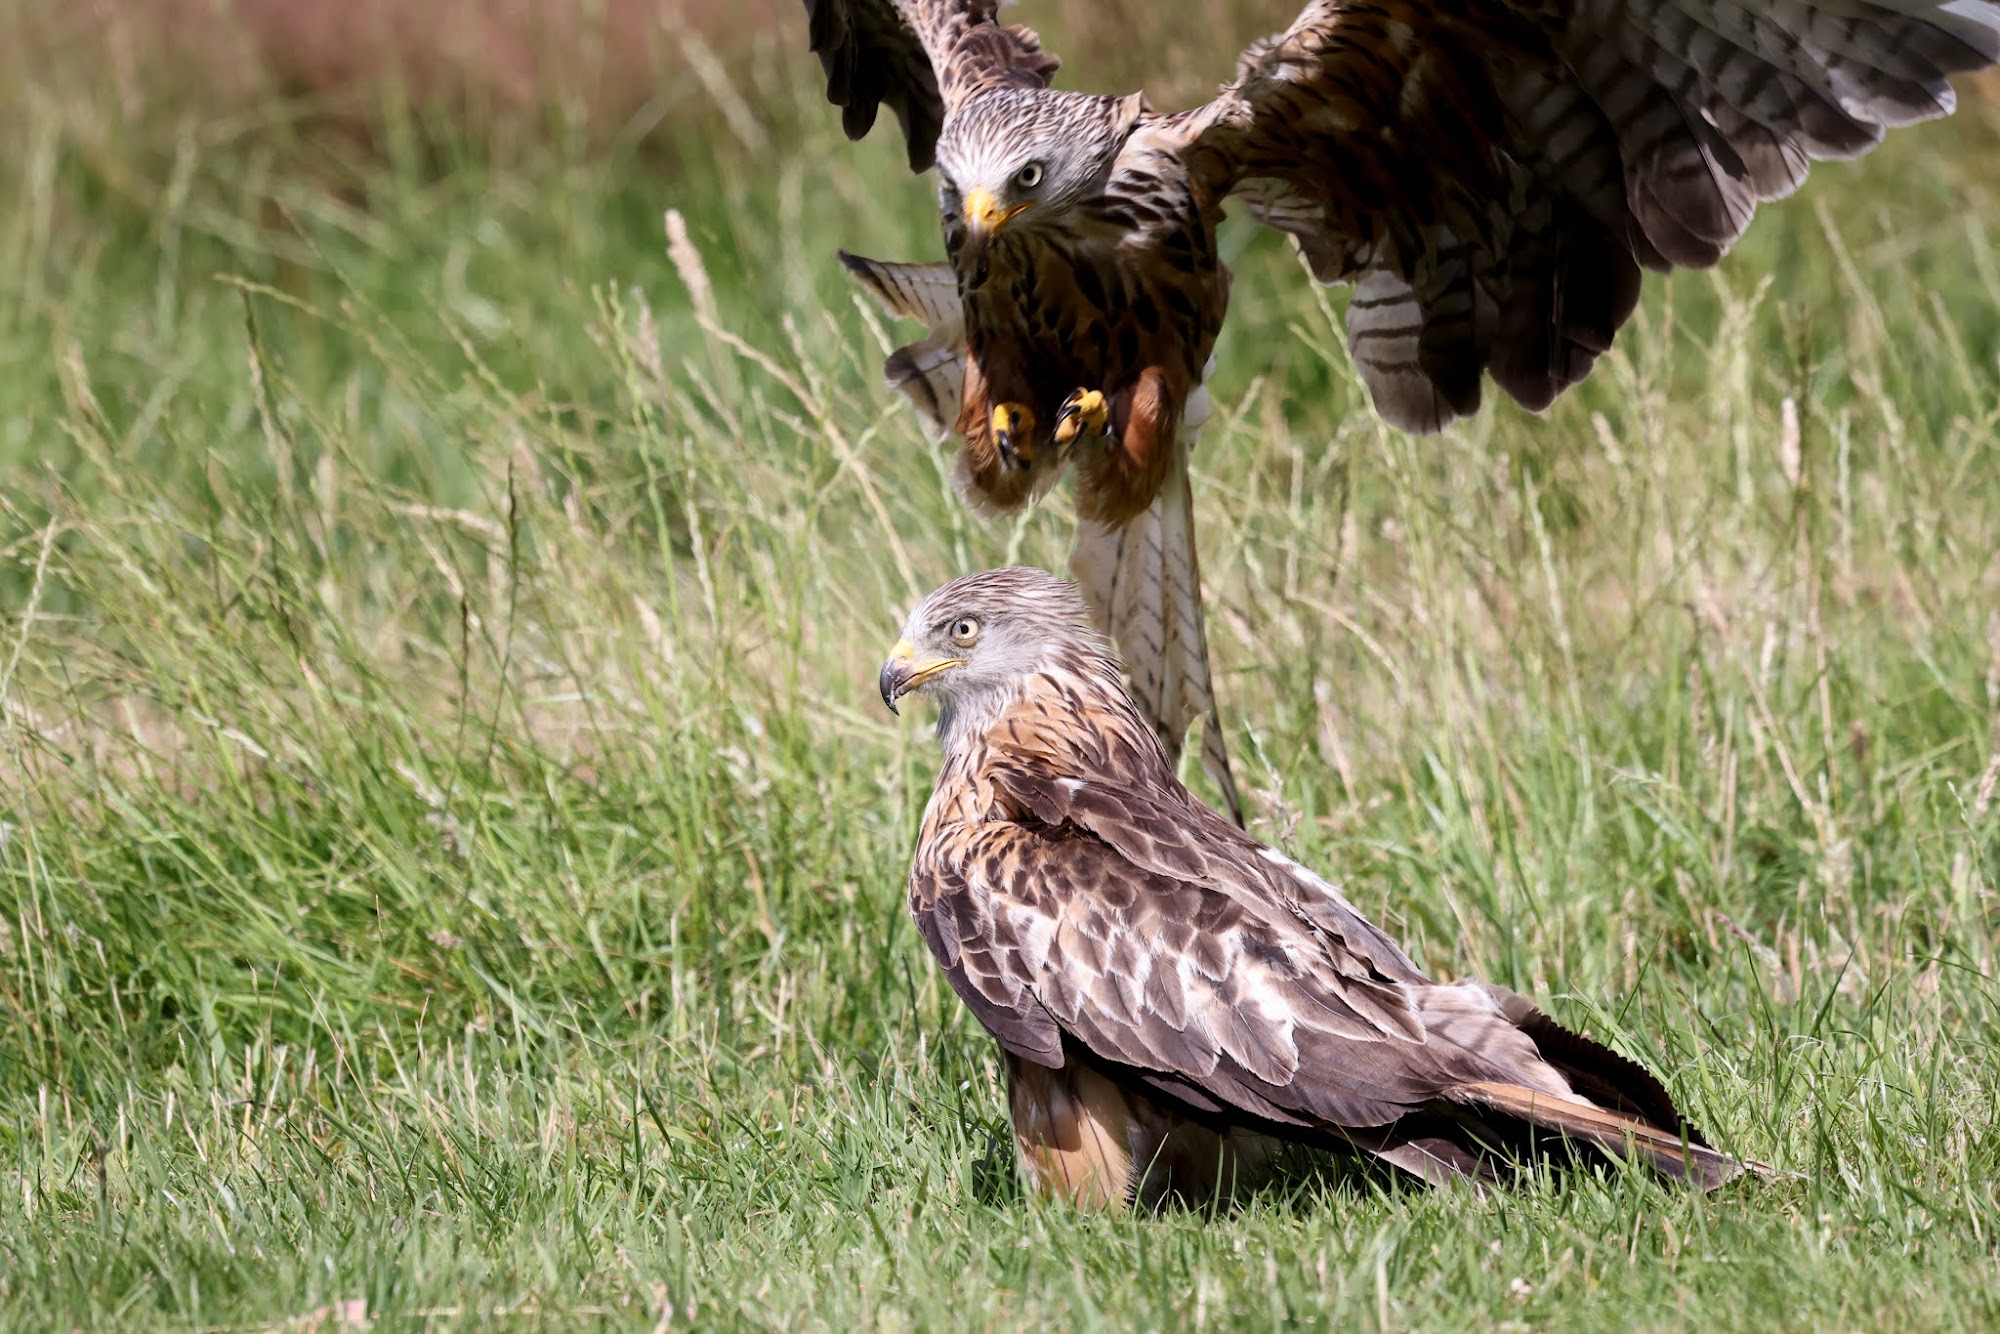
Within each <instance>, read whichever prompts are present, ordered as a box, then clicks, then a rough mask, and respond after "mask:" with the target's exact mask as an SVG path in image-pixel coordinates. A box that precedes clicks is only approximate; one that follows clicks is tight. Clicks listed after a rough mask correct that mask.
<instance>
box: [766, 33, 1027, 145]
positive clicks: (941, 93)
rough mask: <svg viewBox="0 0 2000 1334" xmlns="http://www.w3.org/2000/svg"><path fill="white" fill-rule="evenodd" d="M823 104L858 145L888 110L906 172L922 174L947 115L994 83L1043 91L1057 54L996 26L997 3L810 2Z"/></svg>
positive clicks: (1022, 34) (1023, 34) (1024, 34)
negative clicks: (902, 143)
mask: <svg viewBox="0 0 2000 1334" xmlns="http://www.w3.org/2000/svg"><path fill="white" fill-rule="evenodd" d="M805 4H806V25H807V29H808V31H809V32H810V34H811V39H812V50H813V53H814V54H815V55H817V56H818V57H819V61H820V65H821V66H822V67H823V68H824V69H825V70H826V100H827V101H829V102H831V103H833V104H834V105H835V106H837V107H839V108H840V109H841V117H840V119H841V126H842V128H843V129H845V130H846V131H847V137H848V138H850V139H859V138H861V137H862V136H863V135H865V134H867V133H868V131H869V130H870V129H871V128H872V127H873V126H874V124H875V117H876V115H877V113H878V112H879V111H880V110H881V108H883V107H885V106H886V107H888V108H889V109H890V110H891V111H893V112H894V113H895V115H896V119H897V121H898V122H899V123H900V124H901V125H902V127H903V138H904V139H905V140H906V141H907V142H908V145H909V152H910V170H911V171H926V170H928V169H929V168H930V165H931V159H932V155H933V153H934V151H935V150H936V148H937V138H938V132H939V131H940V130H941V129H942V128H943V127H944V117H945V112H946V111H948V110H949V109H950V108H952V107H953V106H956V105H957V104H958V102H959V100H960V99H961V98H963V97H964V96H965V95H966V94H967V93H968V92H970V91H972V90H973V89H974V88H979V87H983V86H985V85H987V84H991V83H1026V84H1029V85H1031V86H1034V87H1042V86H1045V85H1047V83H1048V81H1049V80H1050V79H1051V78H1053V77H1054V75H1055V72H1056V66H1057V64H1058V63H1059V62H1058V61H1057V60H1056V58H1055V57H1054V56H1052V55H1050V54H1049V53H1048V52H1046V51H1044V50H1042V45H1041V42H1040V41H1039V40H1038V39H1037V38H1036V36H1035V34H1034V33H1032V32H1030V31H1029V30H1028V29H1026V28H1023V27H1020V26H1019V25H1017V24H1002V23H999V22H996V21H995V18H994V15H995V14H996V13H997V12H998V11H999V8H1000V0H900V2H898V0H805Z"/></svg>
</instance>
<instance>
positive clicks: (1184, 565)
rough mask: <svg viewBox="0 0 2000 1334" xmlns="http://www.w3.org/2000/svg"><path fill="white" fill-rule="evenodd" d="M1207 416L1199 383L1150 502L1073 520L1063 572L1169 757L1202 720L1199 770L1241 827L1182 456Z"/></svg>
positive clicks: (1191, 496) (1240, 805)
mask: <svg viewBox="0 0 2000 1334" xmlns="http://www.w3.org/2000/svg"><path fill="white" fill-rule="evenodd" d="M1208 415H1209V404H1208V393H1207V391H1206V390H1203V389H1197V390H1196V391H1195V392H1194V394H1193V395H1192V396H1191V397H1190V398H1189V400H1188V405H1187V411H1186V413H1185V414H1184V415H1183V417H1182V419H1181V422H1180V426H1179V429H1178V430H1177V431H1176V432H1175V435H1174V443H1173V447H1172V448H1173V457H1172V459H1171V461H1170V462H1169V464H1168V468H1167V476H1166V481H1165V484H1164V485H1162V486H1161V487H1160V489H1159V493H1158V494H1157V495H1156V496H1155V497H1154V499H1153V503H1152V504H1151V505H1150V506H1149V507H1147V508H1146V509H1145V510H1143V511H1142V512H1140V513H1139V514H1138V515H1136V516H1135V517H1133V518H1131V519H1127V520H1125V521H1123V522H1120V523H1108V522H1105V521H1103V520H1101V519H1091V518H1079V519H1078V520H1077V525H1076V550H1075V551H1074V552H1072V553H1071V555H1070V558H1069V569H1070V573H1071V574H1072V575H1073V576H1075V578H1076V580H1077V582H1078V583H1080V584H1081V585H1082V586H1083V595H1084V597H1085V599H1086V600H1088V601H1089V603H1090V609H1091V613H1092V614H1093V615H1094V616H1095V617H1096V620H1097V624H1098V627H1099V628H1100V629H1102V630H1103V631H1104V632H1105V633H1106V634H1108V635H1110V636H1111V638H1112V640H1113V641H1115V642H1116V643H1117V645H1118V652H1119V655H1120V656H1121V657H1123V658H1124V660H1125V670H1126V672H1127V673H1128V674H1129V675H1130V677H1131V680H1132V697H1133V699H1135V700H1136V701H1137V702H1138V704H1139V707H1140V708H1141V709H1143V710H1145V712H1146V717H1147V719H1148V720H1149V721H1150V722H1151V723H1152V724H1153V729H1154V730H1155V731H1156V732H1158V733H1159V736H1160V740H1161V742H1162V743H1164V744H1165V746H1166V748H1167V753H1168V754H1169V755H1171V756H1173V757H1175V758H1178V757H1179V755H1180V753H1181V745H1182V743H1183V741H1184V740H1185V739H1186V737H1187V730H1188V726H1189V724H1191V723H1192V722H1194V720H1195V719H1197V718H1200V719H1201V720H1202V729H1201V763H1202V768H1204V769H1206V770H1207V771H1208V776H1209V777H1210V778H1211V779H1213V780H1214V782H1215V785H1216V787H1217V788H1219V789H1220V790H1221V792H1222V796H1223V800H1224V801H1225V802H1227V803H1228V807H1229V815H1230V818H1231V819H1233V820H1235V821H1236V823H1237V824H1239V825H1240V824H1242V823H1243V799H1242V797H1241V796H1240V795H1239V794H1238V792H1237V790H1236V778H1235V775H1234V774H1233V773H1231V772H1230V768H1229V748H1228V743H1227V741H1226V739H1225V738H1224V736H1223V732H1222V720H1221V717H1220V715H1219V713H1218V711H1217V708H1216V703H1215V689H1214V684H1213V681H1212V679H1211V677H1210V674H1209V664H1208V631H1207V627H1206V624H1205V622H1204V620H1203V617H1202V606H1201V568H1200V563H1199V561H1198V559H1197V558H1196V555H1195V545H1194V491H1193V487H1192V486H1191V485H1190V484H1189V479H1188V456H1189V453H1190V451H1191V450H1192V448H1193V445H1194V437H1195V435H1196V434H1197V433H1198V432H1199V431H1200V429H1201V425H1202V423H1203V422H1205V421H1206V420H1207V419H1208ZM1083 447H1086V448H1087V446H1083Z"/></svg>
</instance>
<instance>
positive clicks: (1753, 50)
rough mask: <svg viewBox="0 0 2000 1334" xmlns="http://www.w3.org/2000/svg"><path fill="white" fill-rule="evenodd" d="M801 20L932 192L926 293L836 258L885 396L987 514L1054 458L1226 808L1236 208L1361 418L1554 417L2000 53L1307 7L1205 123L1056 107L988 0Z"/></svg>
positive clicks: (1969, 4) (1020, 39)
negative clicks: (1220, 235) (1217, 352)
mask: <svg viewBox="0 0 2000 1334" xmlns="http://www.w3.org/2000/svg"><path fill="white" fill-rule="evenodd" d="M806 12H807V15H808V19H809V27H810V32H811V42H812V49H813V50H814V51H816V52H817V53H818V54H819V56H820V59H821V61H822V63H823V64H824V66H825V70H826V75H827V94H828V97H829V99H830V100H831V101H833V102H834V103H835V104H837V105H839V106H840V107H841V108H842V111H843V122H844V124H845V127H846V130H847V133H848V134H849V135H850V136H852V137H856V138H858V137H860V136H861V135H863V134H865V133H866V132H867V131H868V129H869V127H870V126H871V125H872V124H873V123H874V121H875V119H876V116H877V113H878V111H879V109H880V108H882V107H887V108H889V110H890V111H891V112H892V113H893V114H894V115H895V116H896V118H897V119H898V120H899V121H900V122H901V124H902V127H903V130H904V133H905V135H906V138H907V142H908V147H909V160H910V165H911V166H912V167H913V168H915V169H917V170H923V169H925V168H927V167H933V166H934V167H935V169H936V172H937V177H938V200H939V207H940V214H941V221H942V226H943V232H944V241H945V250H946V253H947V255H948V259H949V267H948V268H946V267H944V266H934V265H896V264H883V263H879V262H877V261H872V260H866V259H862V258H859V257H857V256H844V257H843V258H844V259H845V260H846V262H847V264H848V266H849V268H850V269H851V270H852V271H853V272H854V273H855V275H856V277H857V278H859V279H860V280H861V281H862V282H863V283H864V284H866V285H867V286H868V287H869V288H870V289H871V290H873V291H874V292H875V294H876V295H877V296H878V297H880V298H881V299H882V301H883V302H884V303H885V304H886V305H887V306H888V307H889V309H891V310H892V311H894V312H896V313H898V314H903V315H909V316H912V317H915V318H918V319H920V320H922V321H923V322H924V323H925V324H926V326H927V328H928V332H927V336H926V337H925V338H924V339H923V340H921V341H920V342H918V343H916V344H913V345H912V346H910V347H906V348H903V349H901V350H899V351H898V352H896V353H895V355H894V356H892V357H891V358H890V360H889V363H888V367H887V370H888V376H889V379H890V382H891V383H892V384H894V385H895V386H897V387H898V388H900V389H901V390H903V391H904V392H905V393H906V394H907V395H908V396H909V398H910V400H911V401H912V402H913V403H914V404H915V405H916V406H917V408H918V410H919V411H920V412H921V413H923V414H924V416H925V417H926V419H927V420H928V421H929V422H930V423H931V424H932V425H933V427H934V428H936V429H937V430H939V431H940V432H943V431H945V430H955V431H956V432H957V433H958V434H960V435H962V436H963V438H964V450H963V453H962V455H961V463H960V482H961V487H962V489H963V491H964V492H965V494H966V496H967V497H968V499H969V500H970V501H971V502H972V503H973V504H974V505H975V506H978V507H980V508H982V509H985V510H997V511H1005V510H1011V509H1014V508H1017V507H1018V506H1020V505H1022V504H1024V503H1026V502H1028V501H1029V500H1031V499H1033V498H1034V497H1035V496H1037V495H1039V494H1040V493H1041V492H1042V491H1043V490H1045V489H1046V488H1047V486H1048V485H1049V484H1050V483H1051V482H1052V481H1053V480H1054V478H1055V477H1056V476H1057V475H1058V474H1059V473H1060V472H1061V471H1062V470H1063V469H1064V467H1065V466H1066V465H1069V464H1071V463H1073V464H1074V466H1075V468H1076V472H1077V487H1076V503H1077V510H1078V515H1079V518H1080V520H1081V522H1082V524H1083V525H1084V527H1083V532H1082V535H1081V544H1080V554H1079V560H1078V561H1077V562H1076V563H1075V564H1074V566H1073V568H1074V569H1075V571H1076V573H1078V574H1079V576H1080V577H1082V578H1083V580H1084V583H1085V587H1086V591H1087V593H1088V595H1089V597H1090V599H1091V602H1092V605H1093V608H1094V610H1095V611H1096V612H1097V614H1098V617H1099V620H1100V623H1101V624H1102V625H1103V626H1104V627H1105V628H1107V629H1108V630H1110V631H1111V632H1112V633H1114V634H1115V635H1116V636H1117V638H1118V641H1119V643H1120V645H1121V647H1122V648H1123V649H1124V652H1125V656H1126V660H1127V663H1128V666H1129V667H1130V669H1131V670H1132V672H1133V674H1134V681H1133V685H1134V689H1135V692H1136V693H1137V696H1138V698H1139V700H1140V703H1141V707H1142V708H1143V709H1144V710H1145V712H1146V714H1147V717H1148V719H1149V721H1150V722H1151V723H1152V724H1153V726H1154V727H1155V728H1156V729H1157V730H1159V732H1160V733H1161V736H1162V738H1163V739H1164V741H1165V742H1166V744H1167V746H1168V748H1169V750H1170V751H1177V750H1178V747H1179V744H1180V741H1181V737H1182V736H1183V734H1184V732H1185V730H1186V728H1187V726H1188V724H1189V722H1190V721H1191V720H1192V719H1193V718H1195V717H1197V716H1200V715H1202V714H1204V713H1206V714H1207V715H1208V716H1209V723H1210V725H1209V727H1208V728H1207V729H1206V730H1207V731H1208V733H1209V734H1210V736H1211V738H1212V742H1211V744H1210V747H1209V749H1208V752H1207V754H1206V759H1207V761H1208V764H1209V768H1210V770H1211V772H1213V773H1214V774H1215V775H1216V777H1217V780H1218V782H1220V783H1221V784H1222V785H1223V790H1224V794H1225V796H1226V797H1227V799H1228V800H1229V803H1230V805H1231V808H1232V811H1233V812H1235V813H1237V814H1239V816H1240V810H1239V809H1238V807H1237V802H1236V797H1235V789H1234V785H1233V783H1232V782H1231V781H1230V779H1229V774H1228V768H1227V759H1226V756H1225V755H1224V753H1223V752H1222V749H1221V744H1220V736H1219V730H1218V729H1217V728H1216V727H1215V725H1214V722H1215V720H1214V713H1213V696H1212V692H1211V690H1210V683H1209V679H1208V664H1207V647H1206V640H1205V636H1204V635H1203V633H1202V627H1201V609H1200V593H1199V580H1198V575H1197V571H1196V568H1195V560H1194V551H1193V528H1192V522H1191V519H1190V518H1189V517H1188V516H1187V514H1186V512H1185V511H1186V473H1187V449H1188V435H1189V433H1190V431H1191V418H1192V417H1194V416H1196V415H1198V414H1199V411H1200V410H1201V409H1200V407H1199V404H1198V403H1194V400H1195V399H1196V395H1197V393H1198V391H1199V389H1200V386H1201V383H1202V380H1203V377H1204V374H1205V372H1206V368H1207V366H1208V364H1209V357H1210V353H1211V352H1212V350H1213V348H1214V344H1215V338H1216V335H1217V333H1218V332H1219V331H1220V329H1221V327H1222V322H1223V315H1224V311H1225V309H1226V307H1227V304H1228V293H1229V275H1228V271H1227V270H1226V269H1225V268H1224V267H1223V265H1222V263H1221V261H1220V259H1219V258H1218V257H1217V253H1216V226H1217V224H1218V223H1219V222H1220V221H1221V218H1222V215H1223V209H1224V205H1225V202H1226V201H1228V200H1231V199H1235V200H1239V201H1240V202H1241V203H1242V205H1243V206H1244V207H1245V208H1246V209H1247V210H1248V211H1249V212H1250V213H1251V214H1252V215H1253V216H1254V217H1256V218H1258V219H1259V220H1261V221H1263V222H1265V223H1268V224H1269V225H1271V226H1273V227H1276V228H1279V229H1281V230H1283V231H1285V232H1287V233H1289V234H1290V235H1292V236H1293V237H1294V238H1296V239H1297V242H1298V245H1299V249H1300V251H1301V252H1302V254H1303V255H1304V256H1305V258H1306V260H1307V262H1308V263H1309V265H1310V266H1311V269H1312V271H1313V273H1314V274H1315V275H1316V276H1317V277H1318V278H1319V279H1320V280H1321V281H1323V282H1345V283H1352V284H1353V285H1354V287H1355V293H1354V298H1353V301H1352V302H1351V304H1350V305H1349V307H1348V313H1347V332H1348V340H1349V343H1350V345H1351V347H1352V349H1353V354H1354V359H1355V364H1356V365H1357V366H1358V367H1359V369H1360V372H1361V375H1362V378H1363V379H1364V381H1365V382H1366V384H1367V386H1368V389H1369V392H1370V394H1371V396H1372V397H1373V400H1374V403H1375V406H1376V409H1377V410H1378V411H1379V412H1380V413H1381V414H1382V416H1383V417H1384V418H1385V419H1386V420H1387V421H1389V422H1390V423H1391V424H1393V425H1395V426H1398V427H1401V428H1403V429H1405V430H1411V431H1435V430H1438V429H1439V428H1441V427H1443V426H1444V425H1445V424H1446V423H1448V422H1450V421H1452V420H1453V419H1455V418H1458V417H1461V416H1464V415H1466V414H1468V413H1471V412H1473V411H1475V410H1476V409H1477V408H1478V406H1479V404H1480V400H1481V396H1482V393H1483V390H1484V386H1485V383H1486V381H1487V380H1489V379H1490V380H1491V381H1492V382H1493V383H1495V384H1497V385H1499V386H1500V388H1501V389H1503V390H1505V391H1506V392H1507V394H1508V395H1510V396H1511V397H1513V398H1514V399H1515V400H1517V401H1518V402H1520V403H1522V404H1524V405H1526V406H1527V407H1529V408H1534V409H1540V408H1543V407H1546V406H1547V405H1548V404H1549V403H1550V402H1552V401H1553V400H1554V399H1555V397H1556V396H1557V395H1558V394H1560V393H1561V392H1562V391H1563V390H1564V389H1566V388H1567V387H1569V386H1570V385H1572V384H1575V383H1576V382H1577V381H1578V380H1581V379H1582V378H1583V377H1584V376H1585V375H1587V374H1588V373H1589V371H1590V368H1591V366H1592V364H1593V363H1594V362H1595V361H1596V359H1597V358H1598V356H1600V355H1601V354H1602V353H1603V352H1604V351H1605V350H1606V349H1607V348H1608V347H1609V346H1610V345H1611V341H1612V337H1613V335H1614V334H1615V333H1616V332H1617V330H1618V328H1619V327H1620V326H1621V325H1622V324H1623V323H1624V322H1625V321H1626V319H1627V318H1628V317H1630V315H1631V314H1632V311H1633V309H1634V307H1635V305H1636V304H1637V301H1638V297H1639V288H1640V277H1641V273H1642V271H1643V270H1646V269H1652V270H1656V271H1664V270H1667V269H1669V268H1672V267H1675V266H1696V267H1698V266H1702V265H1709V264H1713V263H1715V262H1716V261H1717V260H1718V259H1720V258H1721V257H1722V255H1723V254H1724V253H1725V252H1726V251H1727V250H1728V249H1729V247H1730V246H1731V244H1733V243H1734V242H1735V240H1736V239H1737V237H1739V236H1740V235H1742V233H1743V230H1744V228H1745V227H1746V226H1747V225H1748V224H1749V221H1750V217H1751V214H1752V212H1753V211H1754V210H1755V208H1756V205H1757V204H1758V203H1759V202H1761V201H1764V200H1769V199H1775V198H1778V197H1780V196H1783V195H1785V194H1788V193H1790V192H1791V191H1792V190H1793V189H1795V188H1796V187H1797V186H1798V185H1799V183H1800V182H1801V181H1802V180H1804V178H1805V174H1806V167H1807V164H1808V162H1810V161H1811V160H1813V159H1819V158H1839V157H1854V156H1857V155H1859V154H1861V153H1863V152H1865V151H1866V150H1867V149H1868V148H1869V147H1871V146H1872V145H1873V144H1874V143H1875V142H1876V141H1877V140H1879V139H1880V138H1881V137H1882V134H1883V131H1884V130H1885V129H1886V128H1888V127H1892V126H1898V125H1904V124H1909V123H1911V122H1914V121H1920V120H1927V119H1930V118H1932V117H1935V116H1941V115H1944V114H1947V113H1948V112H1950V111H1951V110H1952V107H1953V92H1952V88H1951V84H1950V82H1949V77H1950V76H1952V75H1954V74H1958V73H1962V72H1965V71H1968V70H1974V69H1978V68H1981V67H1984V66H1986V65H1990V64H1992V63H1993V62H1994V61H1995V59H1996V58H2000V4H1996V3H1995V2H1994V0H1321V2H1320V3H1314V4H1309V5H1307V6H1306V7H1305V9H1304V11H1303V12H1302V13H1301V14H1300V15H1299V17H1298V19H1297V21H1296V22H1294V23H1293V25H1292V26H1291V27H1290V28H1289V29H1287V30H1286V31H1285V32H1283V33H1280V34H1278V35H1276V36H1274V37H1271V38H1268V39H1266V40H1263V41H1260V42H1257V43H1256V44H1254V45H1253V46H1251V47H1250V49H1249V50H1248V51H1247V52H1245V53H1244V54H1243V56H1242V58H1241V60H1240V62H1239V64H1238V67H1237V71H1236V77H1235V79H1234V80H1233V81H1232V82H1231V83H1230V84H1228V85H1227V86H1226V87H1224V88H1223V89H1222V91H1221V93H1220V95H1219V96H1217V97H1216V98H1215V99H1214V100H1213V101H1211V102H1209V103H1207V104H1206V105H1204V106H1201V107H1197V108H1195V109H1193V110H1190V111H1182V112H1174V113H1160V112H1156V111H1154V110H1152V109H1151V108H1150V107H1148V106H1147V105H1146V103H1145V100H1144V99H1143V98H1142V97H1140V96H1139V95H1136V94H1135V95H1132V96H1127V97H1104V96H1095V95H1091V94H1086V93H1077V92H1065V91H1058V90H1056V89H1054V88H1052V87H1050V86H1049V85H1050V80H1051V78H1052V77H1053V75H1054V74H1055V71H1056V67H1057V62H1056V60H1055V58H1054V57H1053V56H1051V55H1049V54H1048V53H1047V52H1045V51H1043V50H1042V48H1041V44H1040V42H1039V40H1038V39H1037V38H1036V37H1035V35H1034V34H1033V33H1032V32H1030V31H1028V30H1027V29H1025V28H1022V27H1018V26H1011V25H1006V24H1002V23H1001V22H1000V21H999V19H998V0H895V2H894V3H892V0H806ZM1191 404H1192V405H1193V406H1192V410H1191ZM1142 520H1144V523H1143V525H1142V530H1141V531H1138V532H1134V531H1133V528H1134V525H1135V524H1140V523H1141V521H1142Z"/></svg>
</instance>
